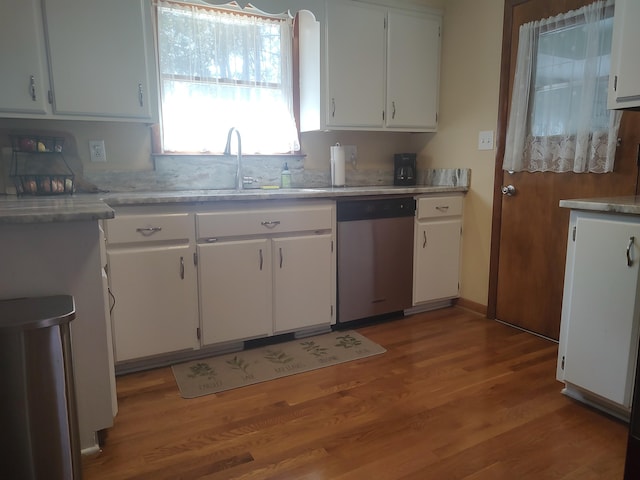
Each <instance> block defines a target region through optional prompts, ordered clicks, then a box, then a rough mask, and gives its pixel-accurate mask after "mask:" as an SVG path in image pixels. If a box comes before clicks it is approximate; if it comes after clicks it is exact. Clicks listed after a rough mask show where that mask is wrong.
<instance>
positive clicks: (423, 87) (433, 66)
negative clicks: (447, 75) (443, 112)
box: [386, 10, 440, 131]
mask: <svg viewBox="0 0 640 480" xmlns="http://www.w3.org/2000/svg"><path fill="white" fill-rule="evenodd" d="M412 46H413V47H412ZM439 65H440V19H439V18H438V17H433V16H426V15H418V14H416V13H409V12H406V11H394V10H390V11H389V16H388V27H387V108H386V124H387V126H389V127H394V128H396V127H397V128H407V129H410V130H429V131H435V130H436V127H437V113H438V85H439V82H440V68H439Z"/></svg>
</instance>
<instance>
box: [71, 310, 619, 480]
mask: <svg viewBox="0 0 640 480" xmlns="http://www.w3.org/2000/svg"><path fill="white" fill-rule="evenodd" d="M357 330H358V331H359V332H360V333H362V334H364V335H365V336H367V337H368V338H370V339H371V340H373V341H375V342H377V343H380V344H381V345H383V346H384V347H385V348H386V349H387V352H386V353H384V354H383V355H378V356H375V357H370V358H366V359H363V360H358V361H354V362H349V363H345V364H341V365H337V366H333V367H328V368H324V369H320V370H316V371H313V372H308V373H303V374H299V375H294V376H291V377H287V378H283V379H279V380H273V381H271V382H267V383H263V384H258V385H253V386H249V387H244V388H240V389H236V390H231V391H228V392H224V393H221V394H217V395H209V396H206V397H200V398H196V399H192V400H184V399H182V398H180V396H179V394H178V389H177V387H176V384H175V381H174V379H173V375H172V373H171V370H170V369H169V368H161V369H157V370H154V371H148V372H143V373H135V374H130V375H126V376H122V377H118V382H117V383H118V400H119V413H118V416H117V417H116V420H115V426H114V427H113V428H112V429H110V430H109V431H108V435H107V439H106V444H105V446H104V448H103V451H102V452H101V453H100V454H97V455H96V456H94V457H85V458H84V459H83V473H84V478H85V480H87V479H88V480H91V479H128V478H134V479H154V480H155V479H225V480H227V479H260V480H262V479H295V480H298V479H309V480H328V479H330V480H334V479H336V480H337V479H354V480H356V479H357V480H359V479H365V480H384V479H393V480H396V479H416V480H424V479H437V480H441V479H469V480H471V479H473V480H477V479H509V480H512V479H513V480H516V479H517V480H519V479H536V480H540V479H551V478H553V479H576V480H577V479H579V480H589V479H607V480H611V479H621V478H622V473H623V469H624V455H625V450H626V439H627V426H626V425H625V424H623V423H621V422H619V421H617V420H614V419H612V418H610V417H608V416H606V415H604V414H602V413H600V412H597V411H595V410H592V409H590V408H588V407H586V406H584V405H582V404H579V403H577V402H575V401H573V400H571V399H569V398H567V397H565V396H564V395H562V394H561V393H560V390H561V384H560V383H558V382H557V381H556V380H555V364H556V354H557V345H556V344H554V343H552V342H550V341H547V340H544V339H541V338H538V337H536V336H533V335H531V334H528V333H524V332H521V331H519V330H516V329H513V328H511V327H508V326H505V325H502V324H499V323H496V322H494V321H491V320H487V319H484V318H482V317H480V316H478V315H476V314H475V313H471V312H469V311H466V310H463V309H459V308H455V307H454V308H448V309H443V310H438V311H435V312H429V313H425V314H419V315H414V316H412V317H407V318H404V319H399V320H395V321H391V322H387V323H383V324H378V325H373V326H367V327H363V328H359V329H357Z"/></svg>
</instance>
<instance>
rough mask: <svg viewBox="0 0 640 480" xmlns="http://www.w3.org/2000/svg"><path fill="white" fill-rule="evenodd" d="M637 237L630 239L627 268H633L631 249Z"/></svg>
mask: <svg viewBox="0 0 640 480" xmlns="http://www.w3.org/2000/svg"><path fill="white" fill-rule="evenodd" d="M635 241H636V237H629V245H627V267H633V258H631V247H633V244H634V242H635Z"/></svg>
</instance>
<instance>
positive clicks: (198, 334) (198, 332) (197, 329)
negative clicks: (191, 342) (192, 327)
mask: <svg viewBox="0 0 640 480" xmlns="http://www.w3.org/2000/svg"><path fill="white" fill-rule="evenodd" d="M196 337H197V338H198V340H200V327H198V328H196Z"/></svg>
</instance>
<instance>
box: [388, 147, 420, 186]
mask: <svg viewBox="0 0 640 480" xmlns="http://www.w3.org/2000/svg"><path fill="white" fill-rule="evenodd" d="M416 176H417V171H416V154H415V153H396V154H394V155H393V184H394V185H399V186H402V185H415V184H416Z"/></svg>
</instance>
